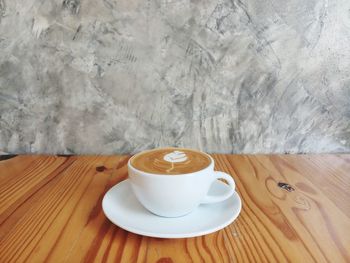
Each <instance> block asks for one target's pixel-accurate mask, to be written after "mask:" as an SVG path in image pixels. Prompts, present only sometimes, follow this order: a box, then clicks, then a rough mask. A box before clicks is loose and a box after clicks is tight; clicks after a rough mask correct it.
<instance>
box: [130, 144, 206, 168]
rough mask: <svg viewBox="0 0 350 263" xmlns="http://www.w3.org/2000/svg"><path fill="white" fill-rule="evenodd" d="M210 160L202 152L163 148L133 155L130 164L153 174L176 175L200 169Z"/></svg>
mask: <svg viewBox="0 0 350 263" xmlns="http://www.w3.org/2000/svg"><path fill="white" fill-rule="evenodd" d="M210 163H211V160H210V158H209V156H207V155H206V154H204V153H201V152H197V151H195V150H190V149H179V148H164V149H156V150H151V151H146V152H143V153H140V154H137V155H135V156H134V157H132V159H131V165H132V166H133V167H135V168H136V169H138V170H141V171H143V172H147V173H153V174H164V175H177V174H186V173H193V172H197V171H200V170H202V169H204V168H206V167H208V166H209V164H210Z"/></svg>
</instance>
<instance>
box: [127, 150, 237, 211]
mask: <svg viewBox="0 0 350 263" xmlns="http://www.w3.org/2000/svg"><path fill="white" fill-rule="evenodd" d="M201 153H202V154H205V155H207V154H206V153H203V152H201ZM141 154H142V153H141ZM207 156H208V157H209V158H210V160H211V163H210V164H209V166H207V167H206V168H204V169H202V170H200V171H196V172H193V173H186V174H177V175H176V176H169V175H163V174H152V173H147V172H144V171H140V170H138V169H136V168H135V167H133V166H132V165H131V160H132V158H133V157H132V158H131V159H130V160H129V162H128V172H129V179H130V182H131V187H132V190H133V192H134V194H135V196H136V198H137V199H138V200H139V202H140V203H141V204H142V205H143V206H144V207H145V208H146V209H148V210H149V211H150V212H152V213H154V214H156V215H159V216H163V217H180V216H184V215H186V214H188V213H190V212H192V211H193V210H195V209H196V208H197V207H198V206H199V205H200V204H209V203H217V202H221V201H224V200H226V199H227V198H229V197H230V196H231V195H232V194H233V193H234V191H235V182H234V180H233V178H232V177H231V176H230V175H228V174H226V173H224V172H219V171H214V160H213V158H212V157H211V156H210V155H207ZM217 179H225V180H226V181H227V182H228V184H229V185H230V188H229V190H228V191H226V192H224V193H222V194H221V195H215V196H211V195H208V191H209V189H210V186H211V184H212V183H213V182H214V181H216V180H217Z"/></svg>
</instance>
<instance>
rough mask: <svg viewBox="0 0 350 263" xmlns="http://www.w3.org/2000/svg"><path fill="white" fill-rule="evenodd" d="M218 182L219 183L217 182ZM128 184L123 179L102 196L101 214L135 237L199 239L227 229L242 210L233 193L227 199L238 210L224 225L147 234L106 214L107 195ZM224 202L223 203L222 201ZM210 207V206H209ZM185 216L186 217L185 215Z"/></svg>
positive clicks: (127, 180) (239, 200)
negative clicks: (182, 231) (236, 206)
mask: <svg viewBox="0 0 350 263" xmlns="http://www.w3.org/2000/svg"><path fill="white" fill-rule="evenodd" d="M218 182H220V181H219V180H218ZM127 183H129V184H130V181H129V179H128V178H127V179H125V180H123V181H121V182H119V183H117V184H116V185H114V186H113V187H111V188H110V189H109V190H108V191H107V192H106V193H105V194H104V196H103V199H102V210H103V213H104V214H105V216H106V217H107V218H108V220H109V221H111V222H112V223H113V224H114V225H116V226H118V227H120V228H122V229H124V230H126V231H129V232H131V233H134V234H137V235H142V236H147V237H155V238H176V239H179V238H190V237H199V236H203V235H207V234H211V233H214V232H216V231H218V230H221V229H223V228H225V227H227V226H228V225H230V224H231V223H232V222H233V221H235V220H236V219H237V217H238V216H239V214H240V213H241V210H242V200H241V198H240V196H239V194H238V193H237V192H236V191H235V192H234V193H233V195H232V196H230V197H229V198H234V199H235V202H238V209H237V210H235V211H234V212H233V213H232V216H231V217H230V219H228V220H225V222H224V223H222V224H220V225H218V226H216V227H214V228H209V229H208V230H203V231H194V232H188V233H156V231H154V232H149V231H145V230H142V229H140V228H137V227H134V226H130V225H129V226H128V225H127V224H120V223H117V222H116V220H114V219H113V218H112V217H110V216H109V215H108V214H109V213H107V212H106V210H107V208H106V205H107V204H106V202H107V201H106V199H107V195H108V193H110V192H112V191H113V190H115V188H118V187H121V185H120V184H127ZM223 202H224V201H223ZM211 205H212V204H211ZM196 209H201V208H200V206H199V207H197V208H196ZM193 212H195V211H193ZM191 213H192V212H191ZM152 215H153V216H155V217H160V216H157V215H155V214H152ZM185 216H186V215H185ZM166 219H167V218H166V217H164V220H166Z"/></svg>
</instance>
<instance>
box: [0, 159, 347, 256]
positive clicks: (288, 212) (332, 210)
mask: <svg viewBox="0 0 350 263" xmlns="http://www.w3.org/2000/svg"><path fill="white" fill-rule="evenodd" d="M213 157H214V159H215V160H216V169H217V170H221V171H225V172H227V173H230V174H231V175H232V176H233V178H234V179H235V181H236V184H237V192H238V193H239V195H240V196H241V198H242V201H243V209H242V212H241V214H240V216H239V218H238V219H237V220H236V221H235V222H234V223H233V224H231V225H230V226H228V227H226V228H225V229H223V230H221V231H218V232H215V233H213V234H210V235H206V236H203V237H197V238H187V239H157V238H150V237H143V236H139V235H136V234H132V233H129V232H127V231H125V230H123V229H120V228H119V227H117V226H115V225H113V224H112V223H111V222H110V221H109V220H108V219H107V218H106V217H105V216H104V214H103V211H102V207H101V201H102V198H103V195H104V194H105V193H106V191H108V189H109V188H110V187H112V186H113V185H115V184H116V183H118V182H120V181H122V180H124V179H125V178H127V167H126V164H127V161H128V158H129V157H128V156H79V157H76V156H73V157H57V156H17V157H15V158H12V159H8V160H4V161H0V262H25V261H26V262H303V261H304V262H350V253H349V248H350V206H349V204H350V192H349V186H350V175H349V171H350V155H296V156H295V155H220V154H218V155H216V154H215V155H213ZM279 182H284V183H288V184H289V185H291V186H292V187H293V188H294V189H295V190H294V191H292V192H288V191H286V190H285V189H281V188H280V187H278V183H279Z"/></svg>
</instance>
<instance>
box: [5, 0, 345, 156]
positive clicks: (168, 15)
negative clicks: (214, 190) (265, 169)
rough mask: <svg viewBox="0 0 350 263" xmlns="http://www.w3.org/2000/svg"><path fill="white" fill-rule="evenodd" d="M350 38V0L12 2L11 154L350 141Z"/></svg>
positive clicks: (8, 23) (327, 146)
mask: <svg viewBox="0 0 350 263" xmlns="http://www.w3.org/2000/svg"><path fill="white" fill-rule="evenodd" d="M349 43H350V1H348V0H338V1H336V0H335V1H328V0H286V1H280V0H241V1H237V0H232V1H213V0H192V1H189V0H158V1H155V0H139V1H138V0H120V1H119V0H65V1H63V0H60V1H56V0H0V151H3V152H11V153H18V152H34V153H106V154H109V153H116V152H124V153H125V152H135V151H139V150H142V149H145V148H152V147H158V146H166V145H177V146H186V147H194V148H200V149H203V150H207V151H209V152H236V153H241V152H245V153H255V152H344V151H349V149H350V44H349Z"/></svg>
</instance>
